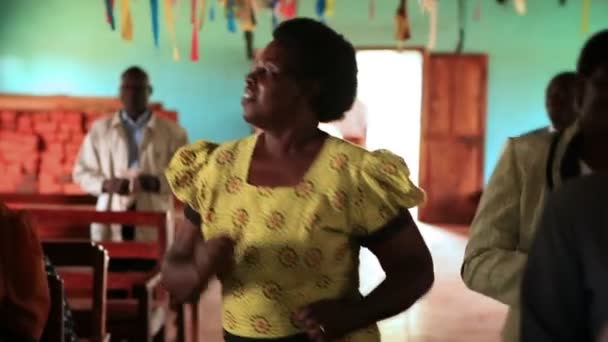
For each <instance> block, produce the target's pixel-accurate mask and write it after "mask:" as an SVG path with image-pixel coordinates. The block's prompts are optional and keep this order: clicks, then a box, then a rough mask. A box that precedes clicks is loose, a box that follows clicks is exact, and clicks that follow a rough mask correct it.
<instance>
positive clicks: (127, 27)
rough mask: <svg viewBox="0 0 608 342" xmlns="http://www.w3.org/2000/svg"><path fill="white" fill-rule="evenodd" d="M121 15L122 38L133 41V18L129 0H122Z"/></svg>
mask: <svg viewBox="0 0 608 342" xmlns="http://www.w3.org/2000/svg"><path fill="white" fill-rule="evenodd" d="M120 15H121V20H120V25H121V27H122V31H121V33H122V39H124V40H128V41H131V40H133V19H132V18H131V6H130V4H129V0H121V2H120Z"/></svg>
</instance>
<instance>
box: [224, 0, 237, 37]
mask: <svg viewBox="0 0 608 342" xmlns="http://www.w3.org/2000/svg"><path fill="white" fill-rule="evenodd" d="M226 7H227V8H226V10H227V12H228V13H227V19H228V31H230V32H233V33H234V32H236V18H235V13H234V0H228V3H227V4H226Z"/></svg>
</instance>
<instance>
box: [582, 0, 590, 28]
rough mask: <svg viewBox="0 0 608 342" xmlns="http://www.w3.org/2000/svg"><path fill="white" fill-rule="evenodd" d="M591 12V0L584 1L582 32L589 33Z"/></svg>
mask: <svg viewBox="0 0 608 342" xmlns="http://www.w3.org/2000/svg"><path fill="white" fill-rule="evenodd" d="M590 11H591V0H583V9H582V17H581V32H582V33H587V32H589V12H590Z"/></svg>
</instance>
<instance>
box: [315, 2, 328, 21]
mask: <svg viewBox="0 0 608 342" xmlns="http://www.w3.org/2000/svg"><path fill="white" fill-rule="evenodd" d="M325 8H326V4H325V0H317V5H316V6H315V10H316V12H317V16H318V17H319V18H320V19H321V21H324V20H325Z"/></svg>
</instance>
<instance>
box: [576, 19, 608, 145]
mask: <svg viewBox="0 0 608 342" xmlns="http://www.w3.org/2000/svg"><path fill="white" fill-rule="evenodd" d="M577 72H578V74H579V77H580V85H579V87H578V88H577V91H578V94H577V98H578V101H577V102H578V105H579V108H580V116H581V118H580V122H581V129H582V130H583V132H584V133H585V134H586V135H588V136H597V137H602V136H604V135H607V134H608V30H604V31H600V32H598V33H596V34H595V35H594V36H593V37H591V38H590V39H589V40H588V41H587V43H585V46H584V47H583V49H582V50H581V53H580V56H579V60H578V65H577Z"/></svg>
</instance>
